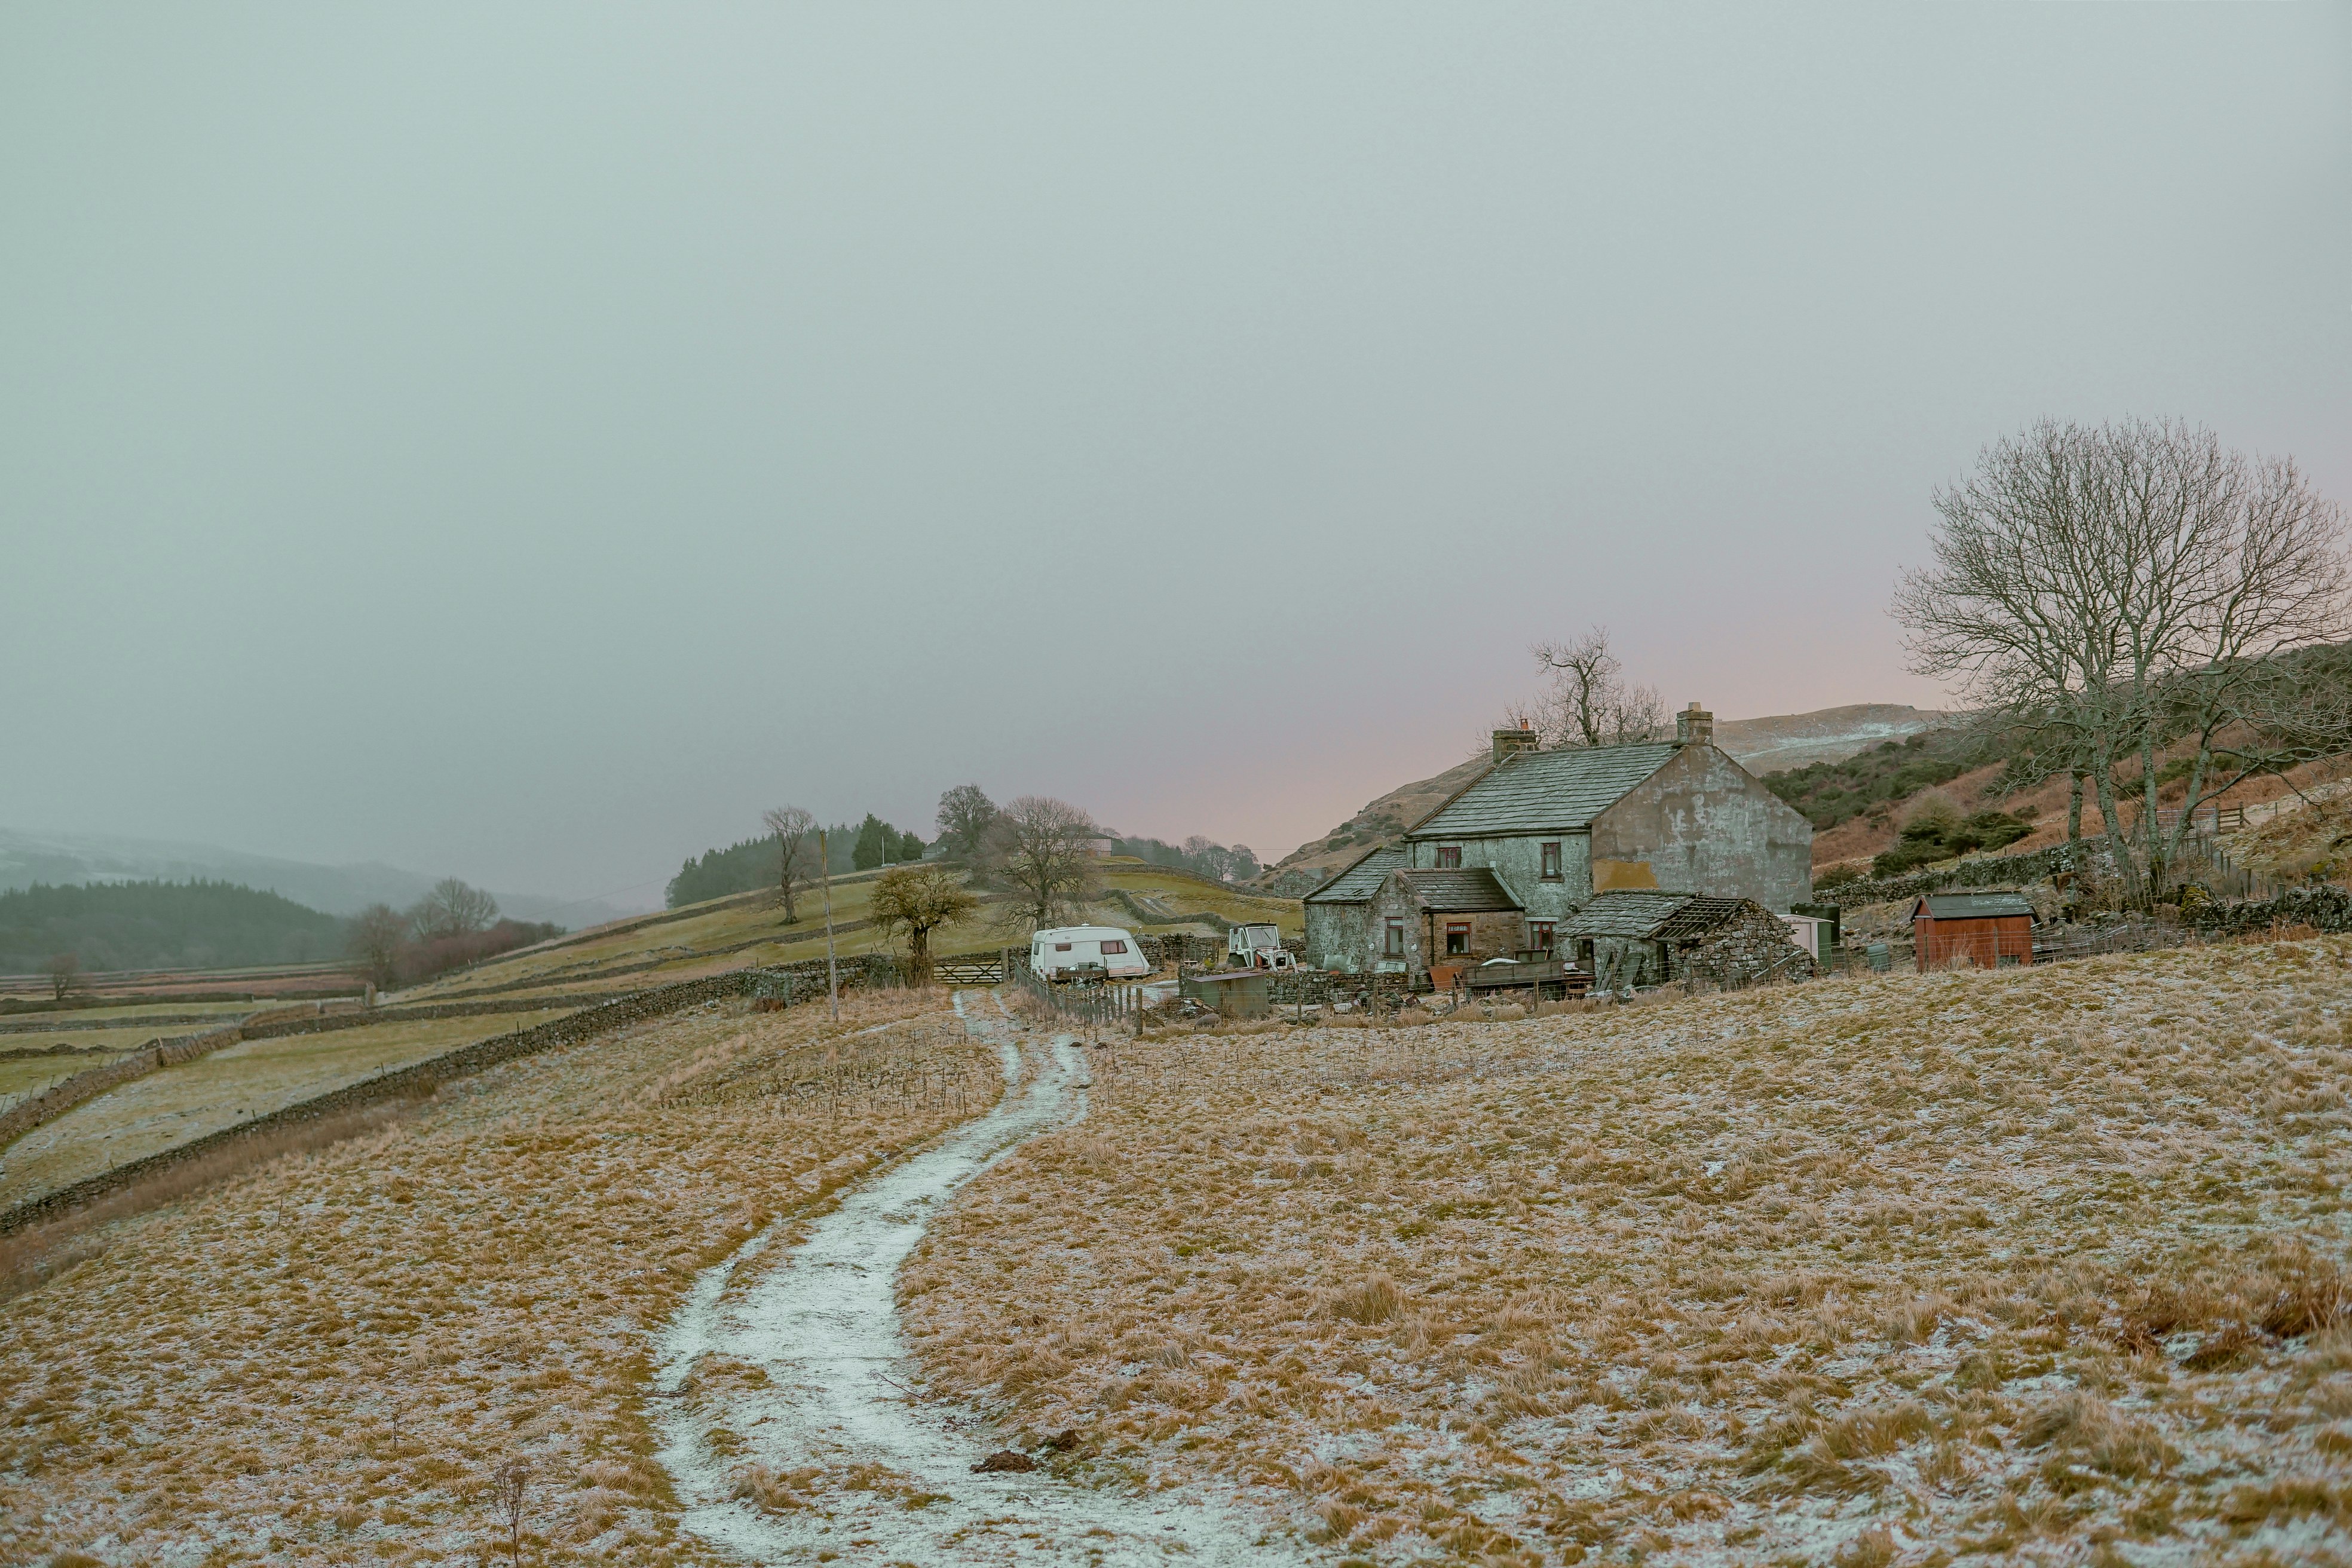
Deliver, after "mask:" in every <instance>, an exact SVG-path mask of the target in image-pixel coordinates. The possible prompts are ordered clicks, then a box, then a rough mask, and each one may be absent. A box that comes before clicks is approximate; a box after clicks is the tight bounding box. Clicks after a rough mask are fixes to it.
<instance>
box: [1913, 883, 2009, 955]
mask: <svg viewBox="0 0 2352 1568" xmlns="http://www.w3.org/2000/svg"><path fill="white" fill-rule="evenodd" d="M1911 936H1912V940H1913V941H1914V942H1916V944H1917V947H1918V951H1919V971H1920V973H1923V974H1924V973H1927V971H1928V970H1931V969H1942V968H1945V967H1947V966H1948V965H1949V964H1950V963H1952V961H1953V960H1955V959H1958V960H1960V961H1962V962H1964V963H1973V964H1975V965H1976V966H1977V967H1978V968H1979V969H2000V968H2005V967H2007V966H2008V965H2010V964H2012V963H2032V962H2033V906H2032V904H2029V903H2027V902H2026V901H2025V900H2023V899H2021V898H2020V897H2018V895H2017V894H2015V893H1929V894H1927V896H1926V897H1925V898H1923V899H1921V900H1919V901H1918V902H1917V903H1916V904H1915V905H1913V906H1912V909H1911Z"/></svg>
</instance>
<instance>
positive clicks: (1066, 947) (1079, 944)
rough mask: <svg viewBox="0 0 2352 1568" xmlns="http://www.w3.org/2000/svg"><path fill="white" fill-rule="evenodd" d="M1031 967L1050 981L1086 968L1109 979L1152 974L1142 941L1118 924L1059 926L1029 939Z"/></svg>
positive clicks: (1131, 977)
mask: <svg viewBox="0 0 2352 1568" xmlns="http://www.w3.org/2000/svg"><path fill="white" fill-rule="evenodd" d="M1029 967H1030V969H1031V971H1032V972H1034V973H1036V974H1038V975H1040V976H1042V977H1043V978H1045V979H1047V980H1066V979H1068V978H1069V977H1070V976H1071V975H1073V974H1075V973H1078V972H1080V971H1084V972H1085V973H1088V974H1099V975H1101V976H1103V977H1104V978H1106V979H1109V980H1132V979H1134V978H1135V977H1137V976H1138V975H1142V974H1149V973H1151V963H1150V960H1149V959H1147V958H1145V957H1144V956H1143V947H1142V944H1141V943H1139V942H1137V941H1136V940H1135V938H1134V937H1133V936H1131V935H1129V933H1128V932H1126V931H1121V930H1119V929H1118V927H1117V926H1057V927H1055V928H1054V929H1053V930H1051V931H1039V932H1038V933H1037V934H1036V935H1035V936H1033V937H1031V938H1030V939H1029Z"/></svg>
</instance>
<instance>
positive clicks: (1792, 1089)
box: [900, 939, 2352, 1565]
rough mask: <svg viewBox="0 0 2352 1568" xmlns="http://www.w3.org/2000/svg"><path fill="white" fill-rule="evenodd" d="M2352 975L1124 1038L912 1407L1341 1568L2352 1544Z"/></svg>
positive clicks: (1762, 994)
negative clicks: (1264, 1513) (1226, 1517)
mask: <svg viewBox="0 0 2352 1568" xmlns="http://www.w3.org/2000/svg"><path fill="white" fill-rule="evenodd" d="M2347 1007H2352V942H2347V941H2345V940H2342V939H2327V940H2321V941H2315V942H2292V943H2275V944H2265V945H2251V946H2235V947H2216V948H2208V949H2189V950H2179V951H2174V952H2162V953H2155V954H2147V955H2136V956H2129V957H2118V958H2107V959H2100V960H2095V961H2093V962H2090V963H2077V964H2067V965H2063V966H2053V967H2050V968H2044V969H2040V970H2025V971H2015V970H2012V971H2003V972H2000V973H1967V974H1938V975H1926V976H1914V975H1898V976H1888V977H1874V978H1870V979H1864V980H1853V981H1830V982H1821V983H1816V984H1808V985H1804V986H1796V987H1785V986H1784V987H1777V988H1772V989H1768V990H1762V991H1759V992H1752V993H1748V994H1736V995H1723V996H1715V997H1707V998H1701V999H1696V1000H1686V1001H1676V1002H1661V1003H1657V1004H1654V1005H1643V1006H1636V1007H1632V1008H1622V1009H1612V1010H1601V1011H1594V1012H1589V1013H1574V1014H1569V1015H1564V1016H1554V1017H1547V1018H1540V1019H1535V1020H1529V1021H1527V1022H1524V1023H1513V1024H1477V1023H1462V1024H1435V1025H1429V1026H1422V1027H1416V1028H1407V1029H1361V1028H1359V1029H1303V1030H1286V1031H1278V1032H1271V1033H1258V1034H1245V1035H1239V1036H1234V1035H1213V1036H1202V1037H1173V1038H1168V1039H1163V1040H1156V1041H1145V1042H1140V1043H1136V1044H1129V1045H1126V1046H1123V1047H1119V1048H1118V1051H1117V1052H1116V1055H1115V1056H1113V1055H1112V1054H1110V1053H1108V1052H1106V1053H1102V1054H1100V1055H1098V1058H1097V1075H1096V1076H1097V1089H1096V1091H1095V1108H1094V1111H1093V1114H1092V1115H1091V1116H1089V1118H1088V1119H1087V1121H1086V1122H1085V1123H1084V1124H1083V1125H1082V1126H1079V1127H1076V1128H1072V1129H1070V1130H1067V1131H1062V1132H1058V1133H1055V1134H1052V1135H1049V1136H1047V1137H1045V1138H1042V1139H1040V1140H1038V1141H1037V1142H1034V1143H1032V1144H1030V1145H1029V1146H1027V1147H1026V1148H1025V1149H1024V1150H1022V1151H1021V1152H1018V1153H1016V1154H1014V1155H1013V1156H1012V1157H1010V1158H1009V1159H1007V1160H1006V1161H1005V1162H1004V1163H1002V1164H1000V1165H999V1166H997V1167H996V1168H995V1169H994V1170H993V1171H992V1172H991V1173H988V1174H987V1175H985V1176H983V1177H982V1178H981V1179H980V1180H979V1181H977V1182H975V1183H974V1184H972V1185H971V1187H970V1188H968V1189H966V1191H965V1192H964V1194H962V1195H961V1197H960V1198H959V1199H958V1200H957V1202H956V1203H955V1205H953V1206H952V1207H951V1208H950V1211H949V1213H948V1214H946V1215H942V1216H940V1218H938V1219H936V1220H935V1221H934V1222H933V1224H932V1226H931V1227H930V1230H929V1235H928V1236H927V1237H926V1238H925V1240H924V1242H923V1243H922V1244H921V1245H920V1246H919V1247H918V1249H917V1250H916V1252H915V1254H914V1256H913V1257H912V1258H911V1259H910V1260H909V1262H908V1266H907V1268H906V1270H905V1272H904V1273H903V1275H902V1278H901V1285H900V1289H901V1295H902V1300H903V1301H904V1306H905V1310H906V1316H907V1321H908V1333H909V1336H910V1338H911V1339H912V1341H913V1342H914V1344H915V1346H916V1349H917V1352H918V1354H919V1358H920V1360H921V1363H922V1364H923V1365H924V1367H925V1368H926V1369H927V1371H928V1373H929V1377H930V1379H931V1383H932V1386H933V1387H934V1388H935V1389H939V1390H942V1391H946V1392H950V1393H954V1394H960V1395H961V1396H962V1397H964V1398H966V1399H968V1400H971V1401H972V1402H974V1403H976V1404H980V1405H985V1406H987V1407H989V1408H991V1409H992V1411H994V1412H996V1413H998V1414H1000V1415H1001V1418H1002V1420H1003V1423H1004V1424H1005V1425H1006V1426H1008V1427H1010V1428H1016V1429H1017V1428H1024V1427H1025V1428H1026V1430H1027V1431H1028V1432H1029V1433H1030V1434H1031V1435H1033V1436H1042V1435H1044V1434H1049V1433H1063V1432H1067V1433H1070V1434H1072V1435H1074V1442H1075V1448H1074V1452H1075V1454H1076V1455H1078V1456H1080V1457H1083V1458H1084V1459H1085V1461H1086V1462H1087V1464H1088V1465H1089V1466H1091V1467H1093V1468H1096V1469H1097V1471H1100V1472H1102V1473H1105V1474H1111V1473H1117V1474H1121V1475H1124V1476H1126V1477H1127V1478H1129V1479H1132V1480H1136V1481H1140V1482H1142V1483H1144V1484H1147V1485H1151V1486H1163V1485H1180V1484H1183V1483H1186V1482H1191V1481H1196V1480H1199V1479H1203V1478H1223V1479H1230V1480H1231V1481H1233V1482H1234V1483H1237V1484H1241V1485H1244V1486H1257V1487H1273V1488H1278V1489H1281V1491H1282V1495H1284V1496H1286V1498H1287V1500H1288V1507H1289V1508H1290V1509H1291V1510H1293V1511H1294V1517H1295V1518H1296V1519H1297V1520H1298V1521H1300V1522H1302V1523H1304V1524H1305V1525H1307V1528H1308V1529H1309V1531H1311V1533H1312V1534H1313V1535H1314V1536H1315V1537H1317V1538H1319V1539H1321V1540H1323V1541H1325V1542H1328V1546H1329V1549H1330V1550H1331V1552H1333V1554H1334V1555H1335V1556H1354V1557H1360V1558H1363V1559H1367V1560H1380V1561H1407V1560H1420V1559H1427V1558H1439V1559H1444V1560H1461V1561H1482V1562H1494V1563H1538V1562H1541V1563H1572V1562H1578V1561H1582V1560H1585V1559H1587V1558H1590V1557H1598V1558H1600V1559H1602V1560H1610V1561H1630V1560H1637V1559H1643V1558H1655V1559H1657V1560H1659V1561H1665V1562H1676V1563H1781V1562H1786V1563H1797V1562H1827V1561H1829V1560H1830V1559H1832V1557H1833V1556H1834V1557H1836V1558H1837V1559H1838V1560H1839V1561H1840V1562H1843V1563H1889V1562H1902V1563H1932V1562H1943V1561H1948V1560H1953V1559H1955V1558H1969V1559H1973V1560H1977V1561H1993V1560H2002V1561H2014V1560H2018V1559H2021V1558H2023V1559H2032V1560H2038V1561H2042V1562H2048V1563H2067V1562H2082V1563H2141V1564H2150V1565H2153V1564H2157V1563H2190V1562H2206V1561H2240V1560H2242V1561H2245V1562H2249V1563H2253V1562H2283V1561H2296V1562H2311V1561H2331V1562H2333V1561H2343V1560H2346V1559H2347V1558H2352V1533H2347V1523H2348V1522H2352V1477H2347V1456H2352V1327H2347V1316H2346V1313H2347V1306H2352V1298H2347V1285H2346V1282H2345V1276H2344V1274H2343V1272H2342V1271H2341V1268H2340V1265H2341V1262H2342V1259H2343V1258H2344V1254H2345V1250H2346V1221H2345V1215H2344V1209H2343V1202H2344V1197H2343V1189H2344V1184H2345V1182H2346V1180H2347V1177H2352V1143H2347V1137H2348V1136H2352V1119H2347V1114H2346V1099H2345V1088H2344V1080H2345V1069H2346V1067H2347V1063H2352V1055H2347V1051H2346V1049H2345V1047H2346V1045H2347V1037H2346V1023H2347Z"/></svg>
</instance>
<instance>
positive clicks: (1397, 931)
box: [1388, 915, 1404, 958]
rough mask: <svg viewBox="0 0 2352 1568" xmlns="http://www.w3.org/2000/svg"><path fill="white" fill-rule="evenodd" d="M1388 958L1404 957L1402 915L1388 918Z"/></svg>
mask: <svg viewBox="0 0 2352 1568" xmlns="http://www.w3.org/2000/svg"><path fill="white" fill-rule="evenodd" d="M1388 956H1389V957H1391V958H1402V957H1403V956H1404V917H1402V915H1391V916H1390V917H1389V945H1388Z"/></svg>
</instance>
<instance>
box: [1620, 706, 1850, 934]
mask: <svg viewBox="0 0 2352 1568" xmlns="http://www.w3.org/2000/svg"><path fill="white" fill-rule="evenodd" d="M1591 855H1592V857H1593V858H1595V859H1601V860H1639V861H1642V862H1643V863H1645V864H1647V865H1648V866H1649V868H1650V869H1651V871H1652V872H1653V874H1654V875H1655V876H1656V877H1657V879H1658V886H1659V887H1660V888H1663V889H1665V890H1666V891H1668V892H1676V893H1707V894H1712V895H1714V896H1715V897H1717V898H1742V899H1754V900H1756V901H1757V902H1758V903H1760V904H1762V905H1763V906H1764V907H1765V908H1767V909H1768V910H1775V911H1778V912H1781V913H1786V912H1787V911H1788V910H1789V907H1790V905H1792V904H1795V903H1797V902H1799V901H1801V900H1806V899H1809V898H1811V896H1812V885H1813V826H1812V824H1811V823H1810V822H1807V821H1806V820H1805V818H1804V816H1802V815H1801V813H1799V812H1798V811H1797V810H1796V808H1794V807H1793V806H1791V805H1789V804H1788V803H1787V802H1786V801H1783V800H1782V799H1780V796H1778V795H1774V794H1773V793H1772V792H1771V791H1770V790H1769V789H1766V788H1765V787H1764V785H1763V783H1762V782H1761V781H1760V780H1759V779H1758V778H1757V777H1756V776H1755V775H1754V774H1753V773H1749V772H1748V770H1747V769H1745V768H1743V767H1741V766H1740V765H1739V764H1738V763H1736V762H1734V761H1733V760H1732V759H1731V758H1730V757H1728V756H1727V755H1726V754H1724V753H1723V752H1720V751H1717V749H1716V748H1715V747H1713V746H1685V747H1684V748H1683V749H1682V750H1681V751H1680V752H1677V753H1676V754H1675V757H1674V759H1673V760H1672V761H1670V762H1668V763H1666V765H1665V766H1664V767H1662V768H1660V769H1659V770H1658V771H1657V772H1656V773H1652V774H1651V775H1650V776H1649V777H1648V778H1646V779H1643V781H1642V782H1641V783H1640V784H1635V785H1634V786H1633V788H1632V789H1631V790H1629V791H1627V792H1626V794H1625V795H1624V796H1623V798H1622V799H1620V800H1619V801H1617V802H1616V803H1615V804H1614V805H1611V806H1610V807H1609V808H1608V809H1607V810H1605V811H1603V812H1601V814H1600V815H1599V816H1595V817H1594V818H1593V819H1592V832H1591Z"/></svg>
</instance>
